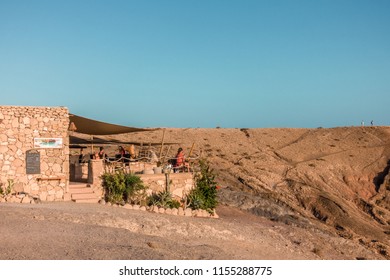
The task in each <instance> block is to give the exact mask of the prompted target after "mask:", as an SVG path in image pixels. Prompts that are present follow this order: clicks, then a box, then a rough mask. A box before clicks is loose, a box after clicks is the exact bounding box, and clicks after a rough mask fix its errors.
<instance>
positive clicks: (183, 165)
mask: <svg viewBox="0 0 390 280" xmlns="http://www.w3.org/2000/svg"><path fill="white" fill-rule="evenodd" d="M173 167H174V170H175V171H176V172H179V170H181V169H184V170H186V169H187V170H188V169H189V166H188V163H187V162H186V161H185V157H184V151H183V148H179V149H178V150H177V154H176V157H175V163H174V166H173Z"/></svg>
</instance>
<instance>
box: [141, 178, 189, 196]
mask: <svg viewBox="0 0 390 280" xmlns="http://www.w3.org/2000/svg"><path fill="white" fill-rule="evenodd" d="M139 176H140V177H141V180H142V181H143V182H144V184H145V185H146V186H148V187H149V194H151V193H152V192H160V191H164V190H165V188H166V181H167V180H166V175H165V174H141V175H139ZM193 187H194V179H193V174H192V173H171V174H169V189H170V190H169V191H170V192H171V193H172V195H173V196H174V197H176V198H179V199H180V198H183V197H184V196H185V195H186V194H188V193H189V192H190V190H191V189H192V188H193Z"/></svg>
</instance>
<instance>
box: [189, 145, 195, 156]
mask: <svg viewBox="0 0 390 280" xmlns="http://www.w3.org/2000/svg"><path fill="white" fill-rule="evenodd" d="M194 146H195V142H193V143H192V147H191V150H190V152H189V153H188V157H190V156H191V155H192V151H193V150H194Z"/></svg>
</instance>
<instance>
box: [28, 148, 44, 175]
mask: <svg viewBox="0 0 390 280" xmlns="http://www.w3.org/2000/svg"><path fill="white" fill-rule="evenodd" d="M40 173H41V155H40V153H39V151H37V150H30V151H27V152H26V174H40Z"/></svg>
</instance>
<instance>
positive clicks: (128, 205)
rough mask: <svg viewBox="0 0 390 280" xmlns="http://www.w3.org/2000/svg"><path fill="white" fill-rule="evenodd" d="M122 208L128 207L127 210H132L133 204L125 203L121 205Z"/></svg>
mask: <svg viewBox="0 0 390 280" xmlns="http://www.w3.org/2000/svg"><path fill="white" fill-rule="evenodd" d="M123 208H125V209H129V210H133V205H131V204H125V205H124V206H123Z"/></svg>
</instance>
